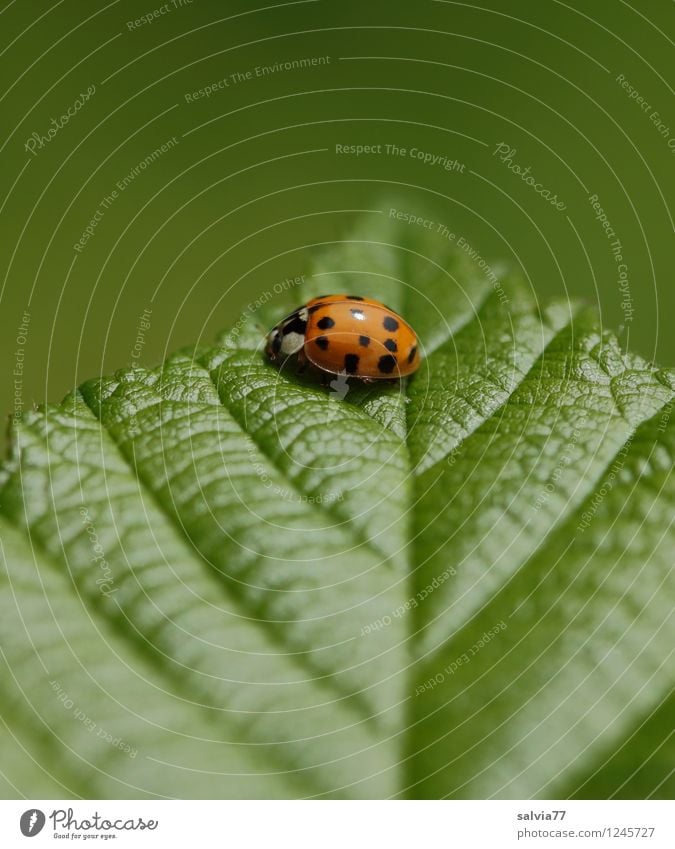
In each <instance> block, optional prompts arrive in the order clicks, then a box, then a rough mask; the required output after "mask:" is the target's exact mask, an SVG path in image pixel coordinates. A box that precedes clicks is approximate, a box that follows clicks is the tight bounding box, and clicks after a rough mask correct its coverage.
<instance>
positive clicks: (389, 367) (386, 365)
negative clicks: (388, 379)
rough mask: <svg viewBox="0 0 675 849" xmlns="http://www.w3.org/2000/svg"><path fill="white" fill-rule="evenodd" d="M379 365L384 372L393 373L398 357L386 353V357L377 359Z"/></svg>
mask: <svg viewBox="0 0 675 849" xmlns="http://www.w3.org/2000/svg"><path fill="white" fill-rule="evenodd" d="M377 367H378V369H379V370H380V371H381V372H382V374H391V373H392V371H393V370H394V369H395V368H396V357H393V356H392V355H391V354H385V355H384V357H380V359H379V360H378V361H377Z"/></svg>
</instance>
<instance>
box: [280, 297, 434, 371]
mask: <svg viewBox="0 0 675 849" xmlns="http://www.w3.org/2000/svg"><path fill="white" fill-rule="evenodd" d="M265 353H266V354H267V356H268V357H269V359H270V360H278V359H285V358H286V357H289V356H291V355H292V354H297V355H298V365H299V366H300V367H301V368H302V367H303V366H304V365H305V364H306V363H307V362H310V363H311V364H312V365H314V366H316V367H317V368H318V369H321V371H324V372H328V373H330V374H346V375H353V376H354V377H357V378H359V379H360V380H362V381H364V382H366V383H370V382H372V381H375V380H392V379H396V378H399V377H405V376H406V375H408V374H412V373H413V372H414V371H416V370H417V368H418V367H419V364H420V355H419V346H418V343H417V336H416V335H415V331H414V330H413V329H412V327H411V326H410V325H409V324H408V323H407V322H405V321H404V320H403V319H402V318H401V317H400V316H399V315H397V314H396V313H395V312H394V311H393V310H391V309H389V307H387V306H385V305H384V304H381V303H380V302H379V301H374V300H372V299H371V298H361V297H359V296H357V295H321V296H320V297H318V298H312V300H311V301H308V302H307V303H306V304H305V305H304V306H302V307H300V308H299V309H297V310H295V312H292V313H291V314H290V315H289V316H287V317H286V318H285V319H284V320H283V321H280V322H279V324H277V325H276V326H275V327H273V328H272V330H271V331H270V333H269V335H268V336H267V344H266V346H265Z"/></svg>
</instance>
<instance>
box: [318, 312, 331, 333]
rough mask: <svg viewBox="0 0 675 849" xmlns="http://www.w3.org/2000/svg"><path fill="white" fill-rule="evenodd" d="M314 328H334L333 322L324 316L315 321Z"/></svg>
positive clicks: (327, 316)
mask: <svg viewBox="0 0 675 849" xmlns="http://www.w3.org/2000/svg"><path fill="white" fill-rule="evenodd" d="M316 326H317V327H320V328H321V330H330V328H331V327H335V322H334V321H333V319H332V318H331V317H330V316H329V315H324V317H323V318H320V319H319V320H318V321H317V323H316Z"/></svg>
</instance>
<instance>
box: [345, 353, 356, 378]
mask: <svg viewBox="0 0 675 849" xmlns="http://www.w3.org/2000/svg"><path fill="white" fill-rule="evenodd" d="M358 367H359V356H358V354H345V371H346V372H347V374H356V372H357V369H358Z"/></svg>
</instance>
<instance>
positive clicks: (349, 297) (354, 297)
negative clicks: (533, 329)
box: [347, 295, 364, 301]
mask: <svg viewBox="0 0 675 849" xmlns="http://www.w3.org/2000/svg"><path fill="white" fill-rule="evenodd" d="M347 300H349V301H363V300H364V299H363V298H362V297H361V296H360V295H347Z"/></svg>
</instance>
